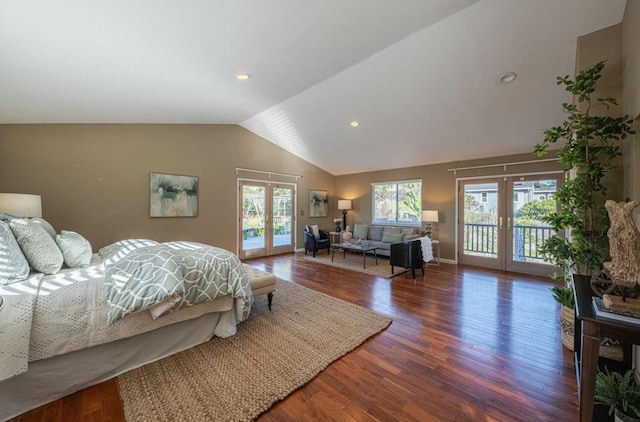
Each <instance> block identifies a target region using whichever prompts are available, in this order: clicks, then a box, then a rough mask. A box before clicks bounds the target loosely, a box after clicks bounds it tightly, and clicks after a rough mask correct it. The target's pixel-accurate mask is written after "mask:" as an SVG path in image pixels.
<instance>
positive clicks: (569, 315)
mask: <svg viewBox="0 0 640 422" xmlns="http://www.w3.org/2000/svg"><path fill="white" fill-rule="evenodd" d="M574 320H575V313H574V312H573V309H571V308H567V307H566V306H564V305H563V306H562V311H561V313H560V327H561V329H562V345H563V346H564V347H566V348H567V349H569V350H571V351H572V352H573V338H574V335H575V334H574V331H573V330H574V327H575V322H574ZM599 354H600V356H602V357H603V358H607V359H611V360H617V361H622V344H621V343H620V341H618V340H612V339H610V338H607V337H604V338H602V341H601V342H600V353H599Z"/></svg>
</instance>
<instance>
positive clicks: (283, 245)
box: [238, 181, 295, 258]
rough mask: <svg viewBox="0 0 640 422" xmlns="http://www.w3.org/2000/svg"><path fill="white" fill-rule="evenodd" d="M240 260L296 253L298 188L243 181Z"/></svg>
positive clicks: (241, 184)
mask: <svg viewBox="0 0 640 422" xmlns="http://www.w3.org/2000/svg"><path fill="white" fill-rule="evenodd" d="M239 196H240V204H239V213H240V219H239V223H240V224H239V228H240V229H239V234H238V238H239V245H240V247H239V254H238V255H239V256H240V258H255V257H259V256H268V255H273V254H279V253H287V252H293V250H294V246H295V240H294V236H293V233H294V221H295V218H294V216H295V209H294V204H295V186H294V185H286V184H284V185H279V184H272V183H262V182H253V181H240V195H239Z"/></svg>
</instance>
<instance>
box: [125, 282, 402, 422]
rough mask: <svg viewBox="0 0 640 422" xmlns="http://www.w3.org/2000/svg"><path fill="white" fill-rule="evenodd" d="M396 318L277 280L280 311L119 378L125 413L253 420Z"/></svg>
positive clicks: (258, 311) (260, 308)
mask: <svg viewBox="0 0 640 422" xmlns="http://www.w3.org/2000/svg"><path fill="white" fill-rule="evenodd" d="M390 323H391V318H389V317H387V316H383V315H380V314H377V313H375V312H373V311H370V310H368V309H365V308H362V307H360V306H357V305H354V304H351V303H348V302H344V301H342V300H339V299H335V298H333V297H331V296H327V295H325V294H322V293H318V292H315V291H313V290H311V289H307V288H305V287H301V286H298V285H295V284H292V283H289V282H286V281H280V280H278V282H277V285H276V293H275V295H274V303H273V311H271V312H270V311H269V310H268V309H267V305H266V297H259V298H256V300H255V301H254V304H253V307H252V309H251V315H250V316H249V319H248V320H247V321H245V322H243V323H241V324H239V325H238V333H237V334H236V335H235V336H234V337H230V338H228V339H221V338H217V337H216V338H213V339H212V340H211V341H209V342H207V343H204V344H201V345H199V346H196V347H194V348H191V349H189V350H186V351H184V352H180V353H178V354H175V355H173V356H169V357H167V358H165V359H162V360H160V361H157V362H154V363H151V364H149V365H146V366H143V367H141V368H138V369H134V370H132V371H129V372H127V373H125V374H123V375H121V376H120V377H118V379H119V385H120V394H121V397H122V400H123V402H124V410H125V415H126V419H127V421H129V422H134V421H248V420H251V419H253V418H255V417H256V416H258V415H259V414H260V413H262V412H264V411H265V410H267V409H268V408H269V407H271V406H272V405H273V403H275V402H276V401H278V400H281V399H283V398H285V397H286V396H287V395H289V394H290V393H291V392H293V391H294V390H296V389H297V388H299V387H301V386H302V385H304V384H306V383H307V382H309V381H310V380H311V379H313V378H314V377H315V376H316V375H317V374H318V373H320V372H321V371H322V370H323V369H324V368H326V367H327V366H328V365H329V364H330V363H331V362H333V361H334V360H336V359H338V358H339V357H341V356H343V355H345V354H346V353H347V352H349V351H351V350H353V349H355V348H356V347H358V346H359V345H360V344H361V343H363V342H364V341H365V340H366V339H367V338H369V337H371V336H372V335H374V334H376V333H378V332H379V331H381V330H383V329H384V328H386V327H387V326H388V325H389V324H390Z"/></svg>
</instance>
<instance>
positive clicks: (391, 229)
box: [384, 227, 402, 234]
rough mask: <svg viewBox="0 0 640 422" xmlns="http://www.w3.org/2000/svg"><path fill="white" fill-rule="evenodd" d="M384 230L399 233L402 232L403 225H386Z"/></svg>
mask: <svg viewBox="0 0 640 422" xmlns="http://www.w3.org/2000/svg"><path fill="white" fill-rule="evenodd" d="M384 232H385V233H391V234H398V233H402V228H401V227H385V228H384Z"/></svg>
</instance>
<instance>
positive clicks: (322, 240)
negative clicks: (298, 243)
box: [304, 226, 331, 258]
mask: <svg viewBox="0 0 640 422" xmlns="http://www.w3.org/2000/svg"><path fill="white" fill-rule="evenodd" d="M318 234H319V236H318V237H316V236H315V235H314V234H313V229H312V228H311V227H310V226H306V227H305V229H304V254H305V255H306V254H307V252H313V256H314V258H315V256H316V252H318V251H319V250H321V249H326V250H327V254H328V253H329V248H330V246H331V242H330V241H329V232H327V231H325V230H318Z"/></svg>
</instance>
